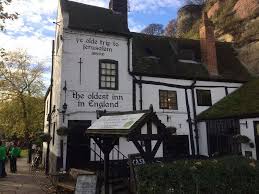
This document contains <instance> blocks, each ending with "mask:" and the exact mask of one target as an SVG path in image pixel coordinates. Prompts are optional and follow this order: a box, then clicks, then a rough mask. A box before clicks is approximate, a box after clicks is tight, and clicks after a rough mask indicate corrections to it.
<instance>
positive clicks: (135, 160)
mask: <svg viewBox="0 0 259 194" xmlns="http://www.w3.org/2000/svg"><path fill="white" fill-rule="evenodd" d="M129 160H130V164H131V165H132V166H133V167H134V166H140V165H144V164H146V162H145V160H144V158H143V157H141V155H140V154H129Z"/></svg>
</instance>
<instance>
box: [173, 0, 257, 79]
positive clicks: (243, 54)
mask: <svg viewBox="0 0 259 194" xmlns="http://www.w3.org/2000/svg"><path fill="white" fill-rule="evenodd" d="M204 10H206V11H207V12H208V17H209V18H210V19H211V20H212V21H213V23H214V25H215V37H216V38H217V40H218V41H226V42H233V45H235V48H236V49H237V53H238V57H239V58H240V60H241V61H242V62H243V63H244V64H245V65H246V67H247V68H248V70H249V71H250V72H251V73H255V74H259V52H258V51H259V0H213V1H210V0H208V1H207V5H205V6H204V7H200V6H197V7H196V6H185V7H183V8H181V9H180V10H179V12H178V20H177V27H178V29H177V37H181V38H195V39H196V38H199V36H198V34H199V24H200V17H201V13H202V11H204Z"/></svg>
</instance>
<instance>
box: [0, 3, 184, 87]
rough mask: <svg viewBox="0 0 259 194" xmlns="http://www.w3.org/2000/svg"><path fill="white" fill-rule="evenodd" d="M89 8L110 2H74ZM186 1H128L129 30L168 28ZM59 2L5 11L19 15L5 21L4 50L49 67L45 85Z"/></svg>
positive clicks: (1, 39) (14, 6) (1, 42)
mask: <svg viewBox="0 0 259 194" xmlns="http://www.w3.org/2000/svg"><path fill="white" fill-rule="evenodd" d="M73 1H77V2H81V3H85V4H89V5H94V6H99V7H105V8H108V5H109V0H73ZM182 1H183V0H129V3H130V12H129V19H128V20H129V21H128V23H129V29H130V30H131V31H134V32H139V31H141V30H142V29H143V28H145V26H147V25H148V24H150V23H160V24H163V25H166V24H167V23H168V22H169V20H171V19H174V18H176V15H177V10H178V9H179V8H180V7H181V6H182V3H183V2H182ZM57 5H58V0H13V2H12V3H11V4H10V5H8V6H7V7H6V8H5V9H6V10H7V11H8V12H9V13H13V12H17V13H19V18H18V19H17V20H14V21H6V24H5V31H4V32H0V45H1V48H5V49H6V50H17V49H23V50H26V51H27V53H28V54H29V55H30V56H31V57H32V60H33V62H34V63H42V64H44V66H45V67H46V73H45V74H44V81H45V84H46V85H48V84H49V80H50V73H49V72H50V67H51V46H52V40H53V39H54V34H55V24H54V23H53V22H55V20H56V15H57V13H56V12H57Z"/></svg>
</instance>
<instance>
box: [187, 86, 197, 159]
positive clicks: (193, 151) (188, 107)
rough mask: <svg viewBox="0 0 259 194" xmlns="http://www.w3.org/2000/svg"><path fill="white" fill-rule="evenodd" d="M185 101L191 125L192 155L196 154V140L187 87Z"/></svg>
mask: <svg viewBox="0 0 259 194" xmlns="http://www.w3.org/2000/svg"><path fill="white" fill-rule="evenodd" d="M185 102H186V108H187V115H188V125H189V132H190V142H191V151H192V156H194V155H195V147H194V140H193V128H192V118H191V111H190V105H189V98H188V93H187V89H185Z"/></svg>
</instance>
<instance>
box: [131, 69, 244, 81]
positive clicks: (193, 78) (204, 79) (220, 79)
mask: <svg viewBox="0 0 259 194" xmlns="http://www.w3.org/2000/svg"><path fill="white" fill-rule="evenodd" d="M133 74H134V75H136V76H146V77H156V78H169V79H182V80H198V81H215V82H231V83H245V82H247V81H248V80H234V79H224V78H200V77H184V76H172V75H158V74H149V73H137V72H133Z"/></svg>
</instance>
